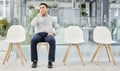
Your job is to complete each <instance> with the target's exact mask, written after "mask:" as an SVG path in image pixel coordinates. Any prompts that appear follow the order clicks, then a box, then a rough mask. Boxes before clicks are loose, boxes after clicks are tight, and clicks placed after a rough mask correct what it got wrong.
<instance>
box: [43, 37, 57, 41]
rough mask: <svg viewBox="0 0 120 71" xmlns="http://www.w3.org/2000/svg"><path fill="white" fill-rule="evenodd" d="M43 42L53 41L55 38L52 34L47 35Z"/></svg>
mask: <svg viewBox="0 0 120 71" xmlns="http://www.w3.org/2000/svg"><path fill="white" fill-rule="evenodd" d="M45 42H55V38H54V37H53V36H49V37H47V38H46V39H45Z"/></svg>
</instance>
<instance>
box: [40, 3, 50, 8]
mask: <svg viewBox="0 0 120 71" xmlns="http://www.w3.org/2000/svg"><path fill="white" fill-rule="evenodd" d="M40 5H45V6H46V8H48V5H47V4H46V3H41V4H40Z"/></svg>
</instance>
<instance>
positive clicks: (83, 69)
mask: <svg viewBox="0 0 120 71" xmlns="http://www.w3.org/2000/svg"><path fill="white" fill-rule="evenodd" d="M22 47H23V52H24V54H25V56H26V57H27V59H28V62H27V63H25V64H24V65H23V66H22V65H21V63H20V60H19V59H17V60H14V61H13V62H12V63H6V64H5V65H2V61H3V60H0V71H120V45H112V50H113V54H114V56H115V60H116V63H117V64H116V65H114V64H113V63H109V62H108V59H107V55H106V51H105V49H103V51H102V54H101V58H100V62H99V64H98V65H96V64H95V62H93V63H91V62H90V59H91V57H92V55H93V53H94V51H95V49H96V47H97V45H96V44H95V43H91V42H90V43H85V44H84V43H83V44H81V51H82V54H83V59H84V62H85V65H82V64H81V61H80V58H79V57H78V53H77V50H76V48H75V46H73V48H72V49H71V52H70V55H69V57H68V60H67V64H66V65H64V64H63V63H62V60H63V57H64V54H65V51H66V48H67V45H57V49H56V62H55V63H54V68H53V69H48V68H47V51H46V48H44V46H43V47H42V48H41V49H40V51H39V62H38V67H37V68H35V69H32V68H31V64H32V63H31V62H30V46H29V45H22ZM13 51H14V52H17V51H16V49H15V50H13Z"/></svg>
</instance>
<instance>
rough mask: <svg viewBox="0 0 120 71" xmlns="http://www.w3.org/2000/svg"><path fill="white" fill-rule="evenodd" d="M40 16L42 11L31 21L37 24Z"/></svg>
mask: <svg viewBox="0 0 120 71" xmlns="http://www.w3.org/2000/svg"><path fill="white" fill-rule="evenodd" d="M39 17H40V13H38V14H37V15H36V16H35V17H34V18H33V20H32V21H31V25H32V26H35V25H37V23H38V21H39Z"/></svg>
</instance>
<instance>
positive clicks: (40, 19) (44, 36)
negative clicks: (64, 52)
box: [31, 3, 60, 68]
mask: <svg viewBox="0 0 120 71" xmlns="http://www.w3.org/2000/svg"><path fill="white" fill-rule="evenodd" d="M39 10H40V13H38V14H37V16H36V17H35V18H34V19H33V20H32V22H31V25H33V26H34V27H35V34H34V35H33V37H32V39H31V61H32V62H33V64H32V68H36V67H37V62H38V54H37V43H39V42H48V43H49V46H50V48H49V55H48V68H53V64H52V62H54V61H55V49H56V42H55V38H54V36H55V35H56V34H57V33H58V32H59V29H60V27H59V25H58V23H57V22H56V21H55V20H53V18H52V17H51V16H50V15H48V14H47V11H48V5H47V4H45V3H41V4H40V9H39ZM53 28H54V29H55V32H53Z"/></svg>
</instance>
